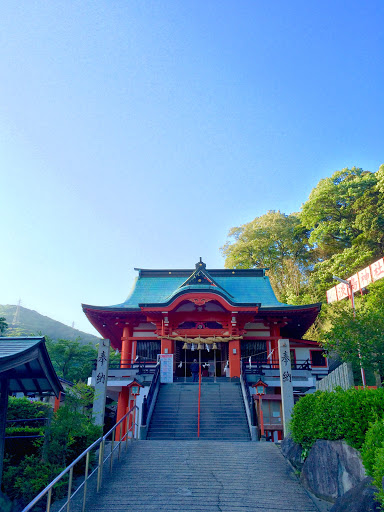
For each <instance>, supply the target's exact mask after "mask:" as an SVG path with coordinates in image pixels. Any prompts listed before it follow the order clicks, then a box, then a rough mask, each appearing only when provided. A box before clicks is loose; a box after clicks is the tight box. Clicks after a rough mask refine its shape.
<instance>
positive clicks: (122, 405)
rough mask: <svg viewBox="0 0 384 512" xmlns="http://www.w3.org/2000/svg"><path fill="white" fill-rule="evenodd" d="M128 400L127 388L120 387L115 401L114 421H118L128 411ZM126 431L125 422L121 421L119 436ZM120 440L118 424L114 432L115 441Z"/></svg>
mask: <svg viewBox="0 0 384 512" xmlns="http://www.w3.org/2000/svg"><path fill="white" fill-rule="evenodd" d="M128 400H129V388H128V387H124V388H122V389H121V391H120V393H119V398H118V401H117V414H116V423H118V422H119V421H120V420H121V418H122V417H123V416H124V414H126V413H127V412H128ZM126 433H127V422H126V421H123V422H122V427H121V437H123V436H124V435H125V434H126ZM119 440H120V425H119V426H118V427H117V429H116V433H115V441H119Z"/></svg>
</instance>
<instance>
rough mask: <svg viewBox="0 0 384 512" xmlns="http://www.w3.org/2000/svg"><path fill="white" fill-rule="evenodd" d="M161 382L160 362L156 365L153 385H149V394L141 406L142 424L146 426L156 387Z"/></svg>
mask: <svg viewBox="0 0 384 512" xmlns="http://www.w3.org/2000/svg"><path fill="white" fill-rule="evenodd" d="M159 383H160V363H158V364H157V366H156V369H155V373H154V375H153V379H152V382H151V385H150V386H149V390H148V394H147V396H144V399H143V404H142V406H141V426H145V425H146V424H147V419H148V413H149V411H150V409H151V405H152V401H153V399H154V397H155V392H156V389H157V387H158V384H159ZM149 419H150V418H149Z"/></svg>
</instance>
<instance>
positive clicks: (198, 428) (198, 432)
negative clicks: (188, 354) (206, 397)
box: [197, 364, 201, 437]
mask: <svg viewBox="0 0 384 512" xmlns="http://www.w3.org/2000/svg"><path fill="white" fill-rule="evenodd" d="M200 398H201V364H199V404H198V407H197V437H200Z"/></svg>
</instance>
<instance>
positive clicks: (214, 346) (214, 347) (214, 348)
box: [212, 342, 217, 350]
mask: <svg viewBox="0 0 384 512" xmlns="http://www.w3.org/2000/svg"><path fill="white" fill-rule="evenodd" d="M212 348H213V350H217V345H216V343H215V342H214V343H213V345H212Z"/></svg>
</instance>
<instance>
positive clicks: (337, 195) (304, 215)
mask: <svg viewBox="0 0 384 512" xmlns="http://www.w3.org/2000/svg"><path fill="white" fill-rule="evenodd" d="M376 185H377V177H376V176H375V174H374V173H371V172H368V171H363V170H362V169H360V168H356V167H353V168H352V169H347V168H345V169H343V170H341V171H336V172H335V173H334V174H333V175H332V176H331V177H330V178H325V179H322V180H320V182H319V183H318V184H317V186H316V187H315V188H314V189H313V190H312V192H311V194H310V196H309V198H308V200H307V201H306V202H305V203H304V205H303V207H302V212H301V214H300V219H301V222H302V223H303V225H304V226H305V227H306V228H307V229H308V230H310V237H309V240H310V242H311V243H312V244H314V245H315V247H316V249H317V251H318V253H319V257H320V258H322V259H326V258H330V257H331V256H333V255H334V254H335V253H340V252H342V251H343V250H344V249H347V248H350V247H352V246H353V245H354V244H356V243H357V239H359V237H361V235H362V234H363V233H364V227H363V226H362V225H360V223H359V221H358V217H359V215H361V207H362V204H361V200H362V198H365V197H366V196H367V195H369V193H370V192H372V191H374V190H375V187H376Z"/></svg>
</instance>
